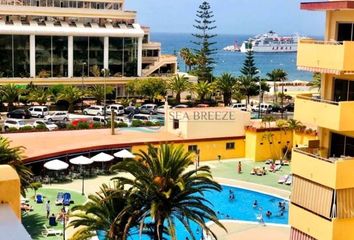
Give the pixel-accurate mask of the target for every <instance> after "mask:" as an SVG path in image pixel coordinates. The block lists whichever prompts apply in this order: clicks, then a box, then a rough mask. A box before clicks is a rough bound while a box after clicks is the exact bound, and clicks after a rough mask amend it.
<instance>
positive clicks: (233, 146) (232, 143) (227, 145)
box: [226, 142, 235, 150]
mask: <svg viewBox="0 0 354 240" xmlns="http://www.w3.org/2000/svg"><path fill="white" fill-rule="evenodd" d="M226 149H227V150H229V149H235V143H234V142H229V143H226Z"/></svg>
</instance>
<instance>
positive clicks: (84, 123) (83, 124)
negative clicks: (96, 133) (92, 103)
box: [77, 122, 90, 129]
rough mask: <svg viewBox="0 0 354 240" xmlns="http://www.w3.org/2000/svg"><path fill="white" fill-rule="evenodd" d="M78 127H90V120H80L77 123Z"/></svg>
mask: <svg viewBox="0 0 354 240" xmlns="http://www.w3.org/2000/svg"><path fill="white" fill-rule="evenodd" d="M77 128H78V129H89V128H90V124H89V123H88V122H79V123H78V124H77Z"/></svg>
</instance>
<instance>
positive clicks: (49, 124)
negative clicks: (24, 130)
mask: <svg viewBox="0 0 354 240" xmlns="http://www.w3.org/2000/svg"><path fill="white" fill-rule="evenodd" d="M38 126H44V127H45V128H46V129H48V130H49V131H53V130H56V129H58V126H57V125H56V124H54V123H52V122H49V121H45V120H36V121H34V123H33V127H34V128H36V127H38Z"/></svg>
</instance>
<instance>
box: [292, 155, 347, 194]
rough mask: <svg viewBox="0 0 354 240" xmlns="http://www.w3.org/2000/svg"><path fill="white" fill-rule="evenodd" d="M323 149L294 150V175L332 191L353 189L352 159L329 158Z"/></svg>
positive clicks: (343, 157) (344, 157)
mask: <svg viewBox="0 0 354 240" xmlns="http://www.w3.org/2000/svg"><path fill="white" fill-rule="evenodd" d="M328 153H329V151H328V149H325V148H295V149H294V150H293V153H292V163H291V170H292V172H293V173H294V174H296V175H298V176H300V177H303V178H306V179H308V180H311V181H313V182H317V183H319V184H322V185H324V186H327V187H330V188H332V189H344V188H354V174H353V172H354V157H349V156H342V157H340V158H334V157H329V154H328Z"/></svg>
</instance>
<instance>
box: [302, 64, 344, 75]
mask: <svg viewBox="0 0 354 240" xmlns="http://www.w3.org/2000/svg"><path fill="white" fill-rule="evenodd" d="M297 70H299V71H307V72H318V73H326V74H334V75H340V74H341V71H339V70H335V69H326V68H316V67H305V66H297Z"/></svg>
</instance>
